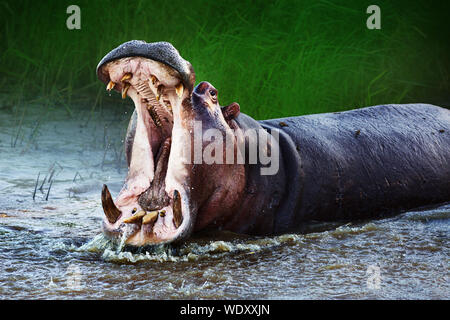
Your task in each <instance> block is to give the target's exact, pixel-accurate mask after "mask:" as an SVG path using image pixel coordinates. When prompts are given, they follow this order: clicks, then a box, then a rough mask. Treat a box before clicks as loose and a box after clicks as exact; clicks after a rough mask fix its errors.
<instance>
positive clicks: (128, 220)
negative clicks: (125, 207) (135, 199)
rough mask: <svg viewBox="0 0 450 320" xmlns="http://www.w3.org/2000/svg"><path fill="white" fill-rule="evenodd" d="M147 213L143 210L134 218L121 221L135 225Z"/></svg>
mask: <svg viewBox="0 0 450 320" xmlns="http://www.w3.org/2000/svg"><path fill="white" fill-rule="evenodd" d="M146 214H147V213H146V212H145V211H144V210H141V211H139V212H138V213H136V214H135V215H134V216H131V217H128V218H126V219H123V222H124V223H136V222H138V221H140V220H141V219H142V218H143V217H144V216H145V215H146Z"/></svg>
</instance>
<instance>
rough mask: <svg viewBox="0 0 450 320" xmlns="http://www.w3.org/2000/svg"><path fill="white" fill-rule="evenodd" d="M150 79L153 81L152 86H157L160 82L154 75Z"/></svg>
mask: <svg viewBox="0 0 450 320" xmlns="http://www.w3.org/2000/svg"><path fill="white" fill-rule="evenodd" d="M150 79H151V80H152V84H153V85H155V83H156V81H158V79H157V78H156V77H155V76H154V75H152V76H151V77H150Z"/></svg>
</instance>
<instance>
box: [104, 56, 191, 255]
mask: <svg viewBox="0 0 450 320" xmlns="http://www.w3.org/2000/svg"><path fill="white" fill-rule="evenodd" d="M101 73H102V75H103V76H104V77H105V78H106V79H108V80H109V83H108V84H107V90H112V89H115V90H117V91H119V92H121V94H122V98H126V96H129V97H130V98H131V99H132V100H133V102H134V105H135V108H136V111H135V113H136V116H135V117H134V119H132V121H131V122H130V127H129V128H128V131H129V132H131V133H132V134H129V135H128V136H129V137H130V138H129V139H128V137H127V141H126V142H125V148H126V157H127V161H128V167H129V171H128V175H127V178H126V181H125V183H124V186H123V188H122V190H121V191H120V193H119V195H118V196H117V198H116V200H115V201H113V200H112V197H111V195H110V193H109V191H108V188H107V187H106V186H104V187H103V191H102V205H103V210H104V212H105V217H104V219H103V231H104V233H105V234H106V235H108V236H110V237H112V238H122V239H124V240H125V243H126V244H129V245H134V246H144V245H149V244H158V243H168V242H173V241H176V240H181V239H184V238H186V237H188V236H189V235H190V233H191V232H192V229H193V225H194V218H195V209H194V208H193V207H192V204H191V201H190V193H189V190H190V188H189V186H188V181H187V180H188V179H187V175H186V169H185V167H184V166H183V165H182V164H181V161H182V159H180V155H179V154H177V152H172V149H174V146H173V145H175V148H176V149H178V150H181V149H182V148H183V146H182V144H183V142H182V141H180V140H179V139H177V138H175V139H173V137H174V136H179V135H177V134H176V133H175V132H177V130H179V129H180V128H181V120H180V116H179V115H180V112H182V102H183V100H185V99H188V100H189V99H190V96H191V90H190V89H189V86H185V85H184V83H183V80H182V79H181V77H180V74H179V73H178V72H177V71H176V70H175V69H173V68H171V67H169V66H167V65H166V64H164V63H161V62H158V61H155V60H152V59H149V58H145V57H124V58H120V59H117V60H113V61H110V62H108V63H106V64H104V65H103V66H102V67H101Z"/></svg>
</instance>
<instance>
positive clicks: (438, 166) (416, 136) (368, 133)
mask: <svg viewBox="0 0 450 320" xmlns="http://www.w3.org/2000/svg"><path fill="white" fill-rule="evenodd" d="M260 123H261V125H262V126H263V127H265V128H277V129H280V130H282V131H283V132H285V133H286V134H287V135H289V137H290V138H291V139H292V142H293V145H295V146H296V150H283V151H282V152H283V153H286V152H297V153H298V154H299V155H300V159H301V161H300V162H301V163H300V164H298V165H297V166H296V167H297V169H298V171H299V174H300V176H301V177H302V178H301V179H302V183H301V186H300V187H299V188H298V190H297V189H295V190H292V192H298V193H299V197H298V201H299V202H298V205H297V208H298V210H297V211H298V212H296V213H295V218H294V219H295V221H298V222H300V221H303V220H310V219H313V220H337V219H355V218H367V217H374V216H379V215H381V214H385V213H396V212H400V211H402V210H406V209H411V208H416V207H421V206H425V205H432V204H438V203H443V202H446V201H450V111H449V110H447V109H444V108H440V107H437V106H433V105H428V104H410V105H382V106H374V107H367V108H363V109H357V110H351V111H345V112H336V113H326V114H316V115H308V116H301V117H292V118H283V119H273V120H264V121H261V122H260ZM294 167H295V166H294Z"/></svg>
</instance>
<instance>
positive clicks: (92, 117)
mask: <svg viewBox="0 0 450 320" xmlns="http://www.w3.org/2000/svg"><path fill="white" fill-rule="evenodd" d="M74 114H76V115H73V116H72V117H70V116H68V114H67V113H66V112H65V111H59V110H58V109H56V110H52V109H49V108H48V107H47V108H43V107H41V106H29V107H28V108H27V110H26V113H25V115H24V116H22V113H21V112H15V111H14V109H13V108H9V109H8V108H6V109H5V110H2V112H1V113H0V299H74V298H75V299H76V298H81V299H179V298H180V299H215V298H225V299H235V298H239V299H372V298H375V299H449V298H450V291H449V279H448V275H449V267H448V263H449V252H450V243H449V238H450V205H446V206H442V207H440V208H436V209H432V210H427V211H423V212H409V213H405V214H402V215H400V216H397V217H393V218H388V219H383V220H376V221H367V222H360V223H353V224H346V225H340V226H325V227H324V226H311V231H312V232H311V233H308V234H287V235H282V236H273V237H245V236H237V235H233V234H229V233H220V234H203V235H199V236H197V237H196V238H194V239H191V240H190V241H189V242H187V243H185V244H183V245H180V246H178V247H172V246H161V247H156V248H152V249H150V248H147V249H145V250H141V251H139V252H137V251H130V250H128V249H127V248H123V247H121V246H120V244H118V243H111V242H110V241H109V240H108V239H105V238H104V237H103V236H102V234H101V231H100V224H101V218H102V209H101V203H100V192H101V187H102V184H103V183H107V184H108V186H109V187H110V190H111V191H112V193H113V196H115V195H117V193H118V191H119V190H120V187H121V183H122V181H123V179H124V177H125V174H126V165H125V161H124V159H123V152H122V143H121V140H122V139H123V137H124V133H125V129H126V125H127V120H128V117H129V115H130V110H128V112H127V113H125V112H124V111H123V107H122V108H117V109H115V111H114V112H112V113H107V114H106V113H98V112H97V113H90V112H87V111H85V112H81V111H80V112H74ZM38 177H39V179H38ZM36 182H37V183H36ZM49 189H50V190H49ZM33 197H34V200H33Z"/></svg>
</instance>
